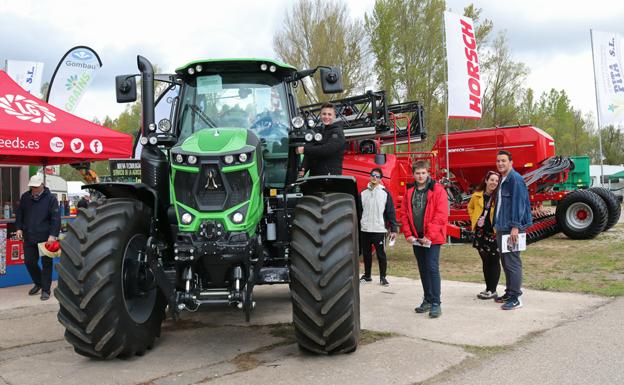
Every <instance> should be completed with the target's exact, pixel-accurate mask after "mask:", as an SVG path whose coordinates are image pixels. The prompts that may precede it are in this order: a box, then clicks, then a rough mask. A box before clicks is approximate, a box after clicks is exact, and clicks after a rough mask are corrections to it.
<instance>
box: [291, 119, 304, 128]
mask: <svg viewBox="0 0 624 385" xmlns="http://www.w3.org/2000/svg"><path fill="white" fill-rule="evenodd" d="M291 123H292V125H293V127H295V128H296V129H300V128H301V127H303V125H304V124H305V121H304V120H303V118H302V117H301V116H295V117H294V118H292V120H291Z"/></svg>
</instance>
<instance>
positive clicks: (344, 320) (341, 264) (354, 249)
mask: <svg viewBox="0 0 624 385" xmlns="http://www.w3.org/2000/svg"><path fill="white" fill-rule="evenodd" d="M357 221H358V219H357V213H356V208H355V200H354V198H353V196H351V195H349V194H343V193H330V194H323V195H318V196H317V195H310V196H304V197H302V198H301V200H300V201H299V203H298V204H297V206H296V207H295V220H294V226H293V232H292V241H291V246H292V253H291V265H290V277H291V284H290V288H291V299H292V305H293V323H294V326H295V336H296V339H297V342H298V344H299V347H300V348H301V349H303V350H305V351H309V352H314V353H318V354H336V353H351V352H354V351H355V350H356V349H357V345H358V340H359V335H360V292H359V285H360V281H359V277H358V270H359V261H358V222H357Z"/></svg>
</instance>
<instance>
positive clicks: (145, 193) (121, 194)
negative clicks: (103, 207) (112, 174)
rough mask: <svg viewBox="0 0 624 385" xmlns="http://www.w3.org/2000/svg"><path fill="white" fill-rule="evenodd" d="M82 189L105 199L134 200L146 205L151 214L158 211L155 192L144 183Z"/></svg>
mask: <svg viewBox="0 0 624 385" xmlns="http://www.w3.org/2000/svg"><path fill="white" fill-rule="evenodd" d="M82 188H83V189H91V190H96V191H99V192H101V193H102V194H104V196H105V197H106V198H131V199H136V200H138V201H141V202H143V203H144V204H146V205H148V206H149V207H150V208H151V209H152V211H153V212H156V211H159V210H157V208H158V204H159V202H158V195H157V194H156V191H155V190H154V189H152V188H151V187H149V186H148V185H146V184H144V183H132V184H131V183H94V184H87V185H84V186H82Z"/></svg>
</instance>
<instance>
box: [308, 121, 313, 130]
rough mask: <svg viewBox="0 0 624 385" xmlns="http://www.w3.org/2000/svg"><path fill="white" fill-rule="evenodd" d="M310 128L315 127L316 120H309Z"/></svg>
mask: <svg viewBox="0 0 624 385" xmlns="http://www.w3.org/2000/svg"><path fill="white" fill-rule="evenodd" d="M308 127H310V128H312V127H314V119H308Z"/></svg>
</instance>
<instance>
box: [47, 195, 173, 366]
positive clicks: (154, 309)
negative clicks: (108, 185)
mask: <svg viewBox="0 0 624 385" xmlns="http://www.w3.org/2000/svg"><path fill="white" fill-rule="evenodd" d="M150 218H151V209H150V208H149V207H148V206H147V205H144V204H143V203H142V202H140V201H137V200H134V199H118V198H115V199H108V200H106V201H104V203H102V204H101V205H99V206H98V205H96V204H91V205H89V207H88V208H83V209H79V210H78V215H77V217H76V219H75V220H74V221H73V222H72V223H71V224H70V225H69V231H68V233H67V236H66V237H65V238H64V239H63V240H62V241H61V249H62V254H61V261H60V263H59V264H58V265H57V270H58V274H59V280H58V287H57V288H56V290H55V291H54V295H55V297H56V298H57V299H58V301H59V304H60V309H59V312H58V320H59V321H60V323H61V324H62V325H63V326H64V327H65V339H66V340H67V341H68V342H69V343H70V344H71V345H73V347H74V350H75V351H76V353H78V354H81V355H83V356H86V357H91V358H98V359H112V358H115V357H131V356H133V355H135V354H136V355H143V354H144V353H145V351H146V350H147V349H151V347H152V346H153V344H154V340H155V338H156V337H157V336H160V328H161V323H162V321H163V319H164V317H165V306H166V304H165V298H164V296H163V295H162V293H161V292H160V290H158V288H157V287H156V285H155V284H154V283H153V275H150V274H149V270H145V269H143V270H140V268H139V267H138V266H144V265H140V264H139V263H137V262H136V261H137V260H138V259H139V256H140V255H141V253H142V252H143V251H144V250H145V245H146V240H147V236H148V231H149V224H150ZM140 271H142V272H143V273H144V274H142V275H141V274H139V272H140ZM138 277H143V280H142V281H141V280H139V279H138ZM139 282H144V283H145V285H144V286H142V287H141V288H140V289H137V284H138V283H139Z"/></svg>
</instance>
